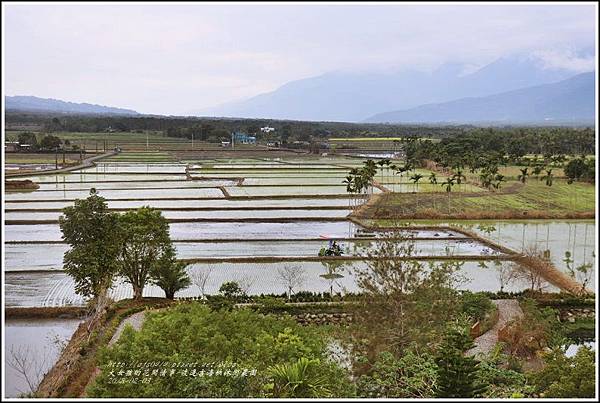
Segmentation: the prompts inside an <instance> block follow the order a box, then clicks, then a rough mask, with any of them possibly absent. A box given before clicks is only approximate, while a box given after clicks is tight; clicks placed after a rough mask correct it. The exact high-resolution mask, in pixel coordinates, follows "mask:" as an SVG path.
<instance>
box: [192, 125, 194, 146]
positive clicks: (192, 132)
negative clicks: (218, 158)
mask: <svg viewBox="0 0 600 403" xmlns="http://www.w3.org/2000/svg"><path fill="white" fill-rule="evenodd" d="M193 149H194V128H192V150H193Z"/></svg>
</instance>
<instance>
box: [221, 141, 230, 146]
mask: <svg viewBox="0 0 600 403" xmlns="http://www.w3.org/2000/svg"><path fill="white" fill-rule="evenodd" d="M230 145H231V141H221V147H229V146H230Z"/></svg>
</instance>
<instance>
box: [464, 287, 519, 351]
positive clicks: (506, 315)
mask: <svg viewBox="0 0 600 403" xmlns="http://www.w3.org/2000/svg"><path fill="white" fill-rule="evenodd" d="M492 302H493V303H494V305H496V307H497V308H498V321H497V322H496V324H495V325H494V327H492V328H491V329H490V330H488V331H487V332H485V333H484V334H482V335H481V336H479V337H477V338H476V339H475V347H473V348H472V349H470V350H468V351H467V352H466V354H467V355H468V356H477V355H487V354H489V353H490V351H492V349H493V348H494V346H495V345H496V343H498V332H499V331H500V329H502V328H503V327H504V326H506V324H507V323H509V322H510V321H512V320H514V319H517V318H519V317H521V316H523V311H522V310H521V307H520V306H519V301H517V300H516V299H497V300H493V301H492Z"/></svg>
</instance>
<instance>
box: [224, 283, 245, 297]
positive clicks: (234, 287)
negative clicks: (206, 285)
mask: <svg viewBox="0 0 600 403" xmlns="http://www.w3.org/2000/svg"><path fill="white" fill-rule="evenodd" d="M219 293H220V294H221V295H222V296H223V297H225V298H228V299H233V300H235V299H239V298H243V297H245V296H246V293H245V292H244V290H242V287H240V285H239V284H238V283H237V282H235V281H227V282H225V283H223V284H221V287H219Z"/></svg>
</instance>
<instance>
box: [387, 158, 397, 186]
mask: <svg viewBox="0 0 600 403" xmlns="http://www.w3.org/2000/svg"><path fill="white" fill-rule="evenodd" d="M390 162H391V161H390ZM390 169H391V170H392V172H393V174H394V175H395V174H396V170H397V169H398V167H397V166H396V164H391V165H390ZM388 175H389V173H388ZM394 182H395V181H392V192H393V191H394V189H395V187H396V186H395V185H396V184H395V183H394Z"/></svg>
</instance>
